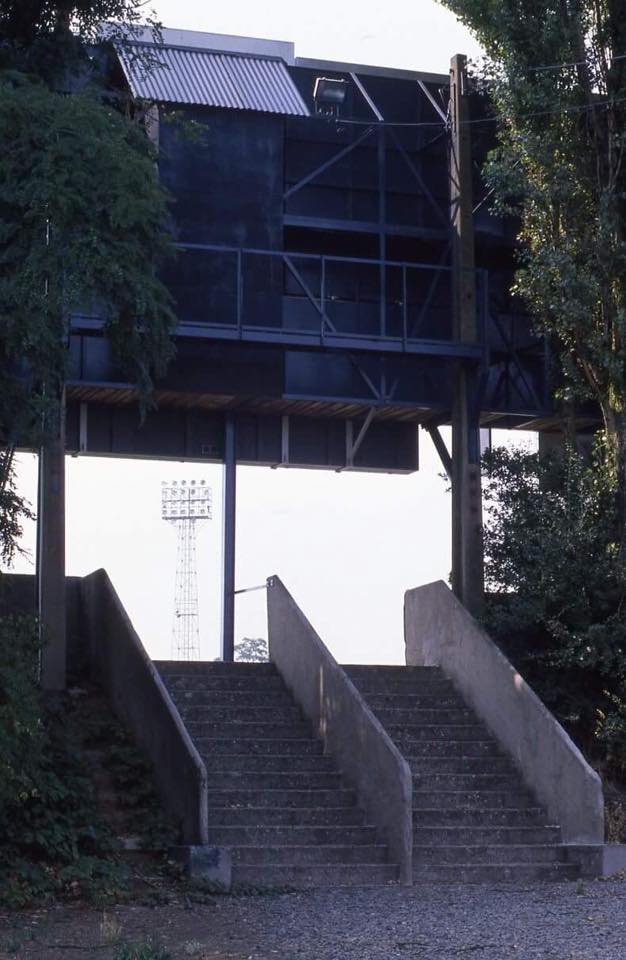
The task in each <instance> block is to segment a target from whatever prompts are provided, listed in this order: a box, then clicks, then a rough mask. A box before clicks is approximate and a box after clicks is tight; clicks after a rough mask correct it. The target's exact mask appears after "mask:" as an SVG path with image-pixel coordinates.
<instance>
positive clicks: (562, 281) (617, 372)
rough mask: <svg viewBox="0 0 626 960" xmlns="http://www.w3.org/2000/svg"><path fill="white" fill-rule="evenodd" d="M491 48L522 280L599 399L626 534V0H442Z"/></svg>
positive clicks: (497, 192) (503, 173)
mask: <svg viewBox="0 0 626 960" xmlns="http://www.w3.org/2000/svg"><path fill="white" fill-rule="evenodd" d="M441 2H442V3H443V5H444V6H446V7H448V8H449V9H450V10H452V11H453V12H454V13H455V14H457V16H458V17H459V18H460V19H461V20H462V22H463V23H464V24H466V25H467V26H468V27H469V28H470V30H471V31H472V32H473V33H474V34H475V36H476V37H477V39H478V40H479V42H480V43H481V44H482V46H483V48H484V50H485V51H486V53H487V57H488V59H487V61H486V64H485V65H484V66H483V69H482V72H481V73H480V75H479V77H478V80H479V83H480V84H482V86H483V87H484V88H486V90H487V91H488V93H489V95H490V96H491V99H492V102H493V106H494V115H493V117H492V122H497V131H498V132H497V138H498V145H497V147H496V149H495V150H494V151H493V153H492V154H491V157H490V159H489V161H488V164H487V168H486V171H485V172H486V177H487V180H488V181H489V183H490V185H491V186H492V187H493V188H494V196H495V203H496V206H497V208H499V209H500V210H501V211H503V212H513V213H515V214H517V215H519V217H520V223H521V228H520V234H519V239H520V241H521V248H520V269H519V271H518V273H517V278H516V284H515V290H516V292H517V293H518V294H520V295H521V296H522V297H523V298H524V299H525V301H526V303H527V304H528V306H529V307H530V309H531V311H532V314H533V317H534V321H535V325H536V328H537V330H538V331H539V332H541V333H543V334H545V335H546V336H547V337H548V338H549V339H550V341H551V343H552V344H553V345H554V347H555V349H556V353H557V355H558V359H559V361H560V367H561V375H562V388H561V390H560V396H561V398H562V399H564V400H566V401H571V402H575V401H580V400H583V399H591V400H592V401H594V402H595V404H596V405H597V408H598V409H599V411H600V412H601V416H602V419H603V422H604V430H605V433H606V438H607V444H606V453H607V458H608V460H607V462H608V465H609V467H610V470H611V472H612V475H613V478H614V481H615V483H616V487H617V489H618V491H619V497H620V499H619V503H618V511H617V514H616V523H617V527H618V530H617V536H618V539H619V542H620V543H621V547H622V553H624V549H625V548H626V165H625V163H624V161H625V156H624V150H625V148H626V128H625V121H626V2H624V0H441Z"/></svg>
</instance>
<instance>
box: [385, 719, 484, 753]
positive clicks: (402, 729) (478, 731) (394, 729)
mask: <svg viewBox="0 0 626 960" xmlns="http://www.w3.org/2000/svg"><path fill="white" fill-rule="evenodd" d="M385 730H386V731H387V733H388V734H389V736H390V737H391V738H392V739H393V740H395V741H396V742H397V743H402V744H403V745H404V743H405V742H406V741H407V740H418V741H419V740H485V739H486V737H487V734H486V732H485V728H484V727H483V726H481V725H480V724H479V723H467V724H462V725H459V724H454V723H438V724H436V725H435V724H424V725H423V726H422V725H420V724H413V723H403V724H401V725H400V724H395V723H394V724H385ZM403 752H404V750H403Z"/></svg>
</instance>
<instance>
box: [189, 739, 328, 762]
mask: <svg viewBox="0 0 626 960" xmlns="http://www.w3.org/2000/svg"><path fill="white" fill-rule="evenodd" d="M194 743H195V745H196V748H197V750H198V753H199V754H200V756H201V757H202V758H203V759H204V758H205V757H206V758H210V757H223V756H228V755H233V754H237V755H238V756H242V757H243V756H245V757H252V756H256V757H265V756H272V755H274V756H283V757H284V756H286V755H289V756H300V757H304V756H307V757H310V756H321V755H322V753H323V751H324V745H323V744H322V741H321V740H313V739H311V738H310V737H302V738H300V739H298V738H297V737H285V738H283V739H282V740H281V739H280V738H274V737H272V738H271V739H268V738H267V737H266V738H263V737H259V736H254V735H248V736H247V737H244V736H239V737H219V736H217V735H215V736H209V737H202V736H196V737H194Z"/></svg>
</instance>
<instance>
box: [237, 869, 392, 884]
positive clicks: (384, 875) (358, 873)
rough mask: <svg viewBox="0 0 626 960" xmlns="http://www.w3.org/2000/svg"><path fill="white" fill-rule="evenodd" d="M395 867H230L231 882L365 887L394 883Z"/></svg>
mask: <svg viewBox="0 0 626 960" xmlns="http://www.w3.org/2000/svg"><path fill="white" fill-rule="evenodd" d="M397 879H398V868H397V866H395V864H389V863H362V864H354V863H349V864H344V863H337V864H320V865H317V866H316V865H315V864H306V863H303V864H295V863H283V864H274V865H269V864H248V863H246V864H244V863H238V864H235V866H234V867H233V883H234V884H237V883H249V884H255V885H260V886H272V885H276V886H279V887H282V886H289V887H299V888H303V889H306V888H309V887H369V886H381V885H383V884H388V883H396V882H397Z"/></svg>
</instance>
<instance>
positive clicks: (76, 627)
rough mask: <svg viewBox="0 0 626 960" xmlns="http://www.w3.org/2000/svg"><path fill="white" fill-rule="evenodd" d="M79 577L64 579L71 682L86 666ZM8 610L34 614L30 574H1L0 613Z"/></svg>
mask: <svg viewBox="0 0 626 960" xmlns="http://www.w3.org/2000/svg"><path fill="white" fill-rule="evenodd" d="M80 584H81V577H66V578H65V596H66V608H67V619H66V623H67V647H66V651H67V653H66V655H67V665H66V666H67V674H68V680H69V682H70V683H72V681H73V680H76V679H78V678H79V677H80V675H81V674H84V673H85V671H86V669H87V660H88V651H87V648H86V645H85V643H84V635H83V625H82V619H81V617H82V610H81V599H80ZM8 613H27V614H32V615H33V616H34V615H35V614H36V613H37V594H36V579H35V576H34V575H33V574H29V573H3V574H1V575H0V616H5V615H6V614H8Z"/></svg>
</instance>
